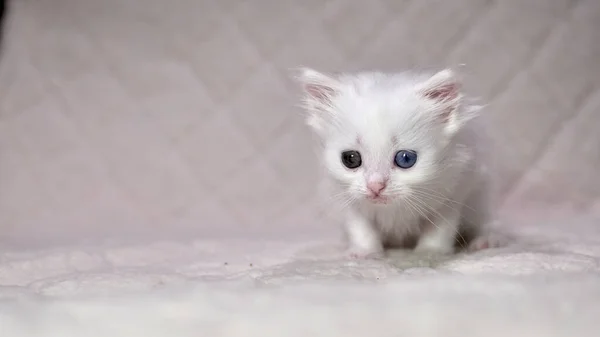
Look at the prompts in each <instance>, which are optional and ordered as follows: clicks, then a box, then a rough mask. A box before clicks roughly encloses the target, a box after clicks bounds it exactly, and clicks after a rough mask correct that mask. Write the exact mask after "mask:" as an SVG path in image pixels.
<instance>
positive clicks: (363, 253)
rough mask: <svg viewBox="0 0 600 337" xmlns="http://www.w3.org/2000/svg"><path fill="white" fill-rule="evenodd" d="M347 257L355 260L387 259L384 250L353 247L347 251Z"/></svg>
mask: <svg viewBox="0 0 600 337" xmlns="http://www.w3.org/2000/svg"><path fill="white" fill-rule="evenodd" d="M346 253H347V256H348V257H349V258H351V259H355V260H373V259H381V258H383V257H385V254H384V252H383V250H378V249H364V248H357V247H353V248H350V249H348V250H347V252H346Z"/></svg>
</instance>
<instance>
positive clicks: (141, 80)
mask: <svg viewBox="0 0 600 337" xmlns="http://www.w3.org/2000/svg"><path fill="white" fill-rule="evenodd" d="M7 20H8V21H7V22H6V31H5V34H6V35H5V37H4V41H3V42H4V46H3V49H4V50H3V55H2V59H1V60H0V242H13V243H15V242H24V241H31V240H35V239H38V240H39V241H43V242H51V241H52V240H65V239H67V240H71V239H80V238H84V239H88V238H99V237H102V236H119V237H128V236H136V237H140V236H141V235H149V236H156V237H164V236H170V235H175V234H174V233H177V234H178V235H181V234H185V235H188V234H195V235H199V236H205V237H208V236H210V237H213V236H223V235H225V236H239V235H250V234H256V235H261V236H265V235H272V236H277V235H279V234H278V233H281V231H288V233H289V231H297V232H298V233H303V232H307V231H309V229H311V228H319V230H323V231H325V229H332V228H334V227H335V226H334V224H333V223H334V222H335V221H334V217H330V216H328V212H327V211H326V209H327V207H328V206H327V202H326V201H324V200H323V197H321V196H319V195H318V186H317V182H318V171H317V166H316V165H315V154H314V151H313V147H312V145H313V144H312V143H311V141H310V139H311V138H310V133H309V130H308V129H307V128H306V127H305V126H304V123H303V120H302V116H301V113H300V111H299V110H298V109H297V108H296V107H295V104H296V99H297V96H298V90H297V88H296V87H295V85H294V83H292V82H291V81H290V80H289V78H288V74H289V69H290V68H293V67H297V66H300V65H306V66H311V67H315V68H318V69H321V70H325V71H352V70H359V69H382V70H397V69H403V68H407V67H431V66H436V67H439V66H445V65H459V64H465V66H464V67H463V71H464V72H465V73H466V76H467V80H468V82H467V87H468V88H469V89H470V90H471V92H472V93H473V94H474V95H477V96H480V97H481V98H482V99H483V100H484V101H485V102H487V103H489V104H490V105H489V107H488V108H487V110H486V114H487V115H488V116H489V117H490V121H491V123H492V125H493V129H492V130H491V132H492V136H493V139H494V140H495V141H496V142H497V149H496V152H495V157H496V158H497V160H498V163H499V164H500V170H499V175H498V180H499V186H500V189H499V192H498V196H499V200H500V202H501V203H500V205H499V207H501V209H503V210H505V211H507V212H509V213H515V212H517V213H518V212H525V211H527V210H532V209H542V210H546V209H553V210H555V209H568V210H572V211H577V212H600V201H599V200H600V180H599V179H598V178H597V174H596V172H597V170H598V167H600V154H599V153H600V152H599V147H600V133H599V132H598V130H599V127H600V111H599V110H600V90H599V88H600V61H599V60H600V1H597V0H527V1H499V0H496V1H493V0H455V1H442V0H412V1H411V0H403V1H400V0H370V1H362V0H310V1H308V0H306V1H305V0H303V1H291V0H278V1H267V0H254V1H242V0H224V1H193V0H172V1H161V0H144V1H142V0H104V1H93V0H18V1H17V0H15V1H12V6H11V11H10V12H9V15H8V17H7Z"/></svg>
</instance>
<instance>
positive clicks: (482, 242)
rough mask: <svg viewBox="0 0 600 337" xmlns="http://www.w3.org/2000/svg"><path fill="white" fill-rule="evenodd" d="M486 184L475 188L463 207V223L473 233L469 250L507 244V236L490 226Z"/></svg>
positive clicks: (491, 216) (490, 213)
mask: <svg viewBox="0 0 600 337" xmlns="http://www.w3.org/2000/svg"><path fill="white" fill-rule="evenodd" d="M489 198H490V195H489V193H488V190H487V186H485V185H483V186H481V187H480V188H479V189H476V190H474V191H473V193H471V195H470V196H469V197H468V198H467V200H466V202H465V205H466V207H464V208H463V219H464V225H466V226H469V227H470V228H469V230H470V231H471V232H472V233H473V234H474V235H473V237H472V240H471V242H470V243H469V246H468V247H467V250H468V251H470V252H474V251H478V250H483V249H489V248H498V247H502V246H504V245H506V244H508V241H509V238H508V237H507V236H505V235H502V234H501V233H498V232H496V231H495V230H494V229H492V228H491V225H492V221H493V215H492V209H491V204H492V203H491V200H490V199H489Z"/></svg>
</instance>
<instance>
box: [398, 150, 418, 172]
mask: <svg viewBox="0 0 600 337" xmlns="http://www.w3.org/2000/svg"><path fill="white" fill-rule="evenodd" d="M416 162H417V153H416V152H415V151H412V150H400V151H398V152H397V153H396V157H395V158H394V163H396V165H397V166H398V167H399V168H403V169H409V168H411V167H413V166H414V165H415V163H416Z"/></svg>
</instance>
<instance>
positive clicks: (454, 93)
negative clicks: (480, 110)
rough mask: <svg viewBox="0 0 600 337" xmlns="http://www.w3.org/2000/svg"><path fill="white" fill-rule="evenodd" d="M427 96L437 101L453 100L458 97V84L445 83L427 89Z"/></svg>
mask: <svg viewBox="0 0 600 337" xmlns="http://www.w3.org/2000/svg"><path fill="white" fill-rule="evenodd" d="M425 97H427V98H429V99H433V100H436V101H447V100H453V99H455V98H457V97H458V84H456V83H449V84H443V85H440V86H438V87H435V88H433V89H429V90H427V91H425Z"/></svg>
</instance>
